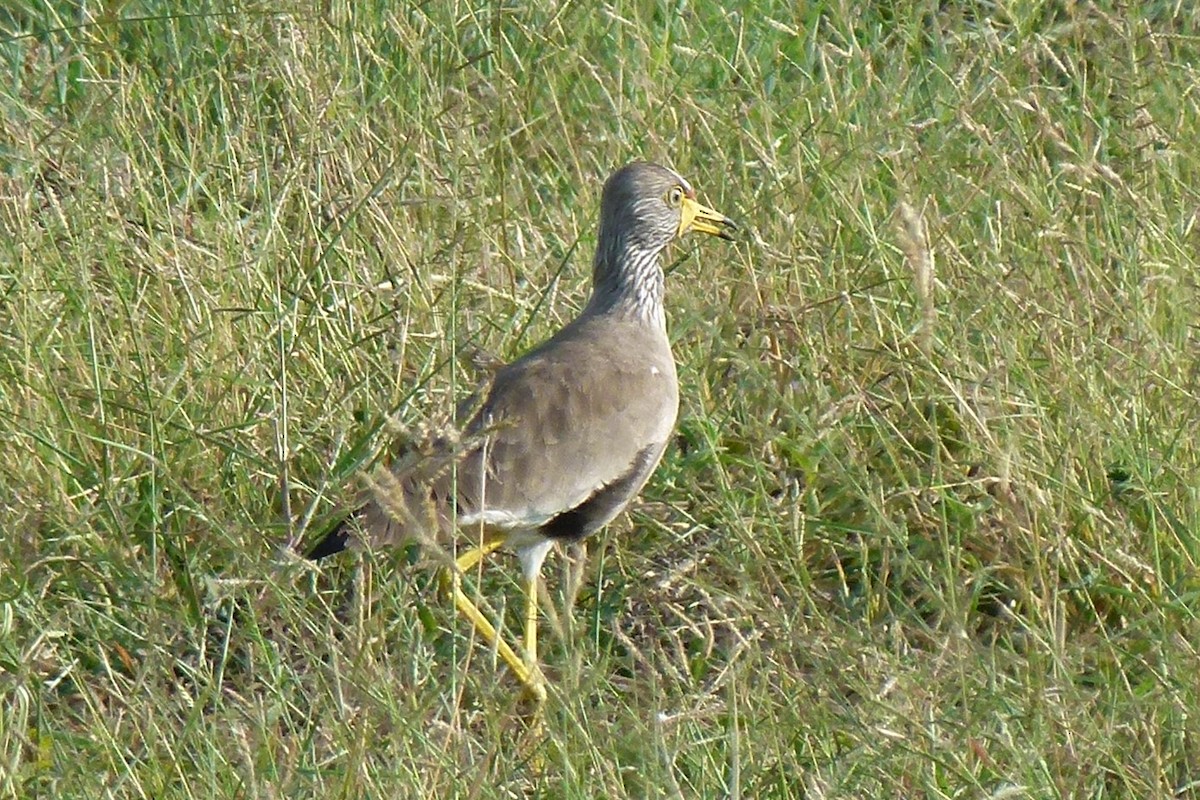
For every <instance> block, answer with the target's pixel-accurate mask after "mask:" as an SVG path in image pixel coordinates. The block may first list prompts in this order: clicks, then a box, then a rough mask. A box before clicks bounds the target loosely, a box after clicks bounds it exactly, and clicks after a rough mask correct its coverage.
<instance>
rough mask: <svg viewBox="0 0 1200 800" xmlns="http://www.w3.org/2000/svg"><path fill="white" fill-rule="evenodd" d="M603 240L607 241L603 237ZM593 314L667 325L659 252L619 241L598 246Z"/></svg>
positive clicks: (594, 262)
mask: <svg viewBox="0 0 1200 800" xmlns="http://www.w3.org/2000/svg"><path fill="white" fill-rule="evenodd" d="M602 241H603V240H602ZM588 308H589V310H590V311H592V312H593V313H601V312H603V313H608V314H616V315H619V316H623V317H630V318H634V319H637V320H639V321H641V322H644V323H647V324H650V325H654V326H656V327H658V328H661V329H662V330H664V331H665V330H666V328H667V318H666V313H665V312H664V311H663V271H662V262H661V260H660V257H659V251H657V250H647V249H645V248H638V247H634V246H631V245H629V244H628V243H626V242H624V241H621V240H617V241H615V242H613V244H612V245H611V246H609V247H605V246H603V245H601V246H600V247H598V248H597V249H596V257H595V259H594V260H593V261H592V299H591V300H590V301H589V302H588Z"/></svg>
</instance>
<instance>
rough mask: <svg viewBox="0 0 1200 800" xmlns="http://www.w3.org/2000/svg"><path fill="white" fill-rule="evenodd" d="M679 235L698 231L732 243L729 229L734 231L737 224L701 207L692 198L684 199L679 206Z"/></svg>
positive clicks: (706, 207)
mask: <svg viewBox="0 0 1200 800" xmlns="http://www.w3.org/2000/svg"><path fill="white" fill-rule="evenodd" d="M679 210H680V219H679V235H680V236H683V235H684V234H685V233H687V232H688V231H700V232H701V233H707V234H709V235H711V236H719V237H720V238H722V239H726V240H728V241H731V242H732V241H733V235H732V234H731V233H730V232H729V229H736V228H737V224H736V223H734V221H733V220H731V219H730V218H729V217H727V216H725V215H724V214H722V213H721V212H719V211H714V210H713V209H711V208H709V207H708V206H705V205H701V204H700V203H699V202H697V201H696V199H695V198H692V197H684V198H683V203H682V204H681V206H680V209H679Z"/></svg>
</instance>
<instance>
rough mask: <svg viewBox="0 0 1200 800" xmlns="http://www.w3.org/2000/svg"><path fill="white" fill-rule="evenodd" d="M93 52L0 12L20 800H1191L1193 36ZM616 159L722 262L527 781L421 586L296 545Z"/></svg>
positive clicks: (31, 10) (655, 8)
mask: <svg viewBox="0 0 1200 800" xmlns="http://www.w3.org/2000/svg"><path fill="white" fill-rule="evenodd" d="M85 9H86V10H80V7H79V6H78V5H77V4H71V3H66V2H58V1H57V0H24V1H23V2H18V3H16V4H15V5H10V7H8V8H7V9H6V10H4V11H0V87H2V88H0V228H3V230H4V231H5V234H4V236H3V237H0V443H2V444H3V450H4V458H3V463H2V464H0V530H3V532H4V534H3V536H2V537H0V692H2V694H3V697H4V703H3V706H2V708H0V792H2V793H3V794H4V795H7V796H13V797H22V798H33V797H71V798H74V797H79V798H84V797H86V798H94V797H147V798H175V797H180V798H183V797H188V798H190V797H212V798H223V797H239V798H241V797H264V798H271V797H284V796H287V797H308V796H319V797H423V796H462V797H481V798H487V797H512V796H522V795H529V794H535V795H541V796H547V797H580V798H582V797H614V796H616V797H770V798H800V797H804V798H822V797H829V798H832V797H859V798H867V797H1033V798H1042V797H1080V798H1085V797H1086V798H1126V797H1129V798H1133V797H1137V798H1159V797H1190V796H1196V795H1200V791H1198V789H1197V786H1198V785H1200V784H1197V782H1196V781H1197V776H1198V775H1200V727H1198V722H1197V715H1196V713H1195V709H1196V708H1198V707H1200V696H1198V695H1200V684H1197V682H1196V679H1195V665H1196V663H1197V652H1196V644H1195V643H1196V642H1197V641H1200V620H1198V614H1200V580H1198V578H1197V562H1198V560H1200V540H1198V535H1197V531H1200V454H1198V452H1197V437H1196V435H1195V431H1196V429H1197V425H1198V424H1200V408H1198V404H1200V398H1198V396H1197V390H1196V386H1197V374H1198V373H1197V369H1198V368H1197V363H1198V362H1197V352H1198V350H1197V345H1198V339H1197V331H1198V327H1197V316H1196V312H1195V309H1196V308H1197V299H1198V298H1197V279H1196V275H1197V266H1198V264H1197V257H1196V253H1197V246H1198V244H1200V226H1198V225H1197V221H1198V220H1200V194H1198V192H1197V188H1196V187H1197V186H1198V185H1200V158H1198V157H1197V154H1196V148H1195V143H1196V142H1197V141H1200V112H1198V111H1197V106H1196V103H1195V97H1194V93H1195V84H1196V80H1197V68H1196V66H1195V65H1196V64H1197V63H1200V15H1198V14H1197V13H1196V12H1195V11H1193V10H1191V8H1190V7H1189V6H1188V5H1187V4H1171V3H1144V4H1140V5H1133V6H1128V7H1119V8H1118V7H1113V6H1111V5H1110V4H1107V3H1100V4H1087V3H1064V2H1026V3H1014V4H1008V5H1006V6H1002V7H994V6H992V5H991V4H971V3H922V4H918V5H916V6H915V7H913V8H909V7H907V6H904V5H902V4H888V3H881V4H856V3H839V2H836V1H835V0H831V2H816V3H801V4H792V3H782V2H780V3H774V2H771V1H770V0H762V2H759V3H757V4H756V6H755V7H754V8H753V9H747V10H745V11H738V10H735V9H734V8H733V7H732V6H729V7H720V6H718V5H714V4H661V3H644V2H641V3H618V4H615V5H609V6H606V7H602V8H598V9H591V8H588V7H586V6H585V5H578V4H575V5H573V4H558V5H551V4H547V5H546V7H544V8H543V7H540V6H539V5H538V4H530V5H504V4H492V5H489V6H486V7H478V8H476V7H472V6H469V5H466V4H463V3H458V2H455V0H449V2H445V3H440V4H439V3H426V4H414V5H403V4H392V3H354V4H349V3H331V4H325V5H324V6H321V7H317V6H315V5H296V6H292V7H285V8H284V9H283V10H280V7H279V6H278V5H277V4H262V3H254V2H251V3H248V4H243V5H241V6H238V7H236V8H235V7H229V8H226V7H224V6H221V5H218V4H202V5H200V6H196V7H195V9H194V10H193V11H191V12H189V13H186V14H182V13H179V12H178V11H177V10H176V9H175V7H174V6H173V5H172V4H168V3H163V2H159V1H158V0H144V2H140V3H134V2H130V3H124V4H121V3H110V4H105V5H102V6H100V7H96V6H92V5H88V6H85ZM638 157H644V158H650V159H654V160H660V161H664V162H668V163H670V164H672V165H673V166H675V167H676V168H677V169H679V170H680V171H681V172H682V173H683V174H685V175H687V176H688V177H689V178H690V179H692V181H693V182H694V183H695V184H696V186H697V187H698V188H699V190H700V193H701V196H702V197H703V198H704V199H706V200H707V201H708V202H710V203H711V204H712V205H714V206H716V207H717V208H719V209H721V210H723V211H725V212H726V213H729V214H731V215H733V216H736V217H737V218H739V219H740V220H741V221H743V222H744V223H745V227H746V229H747V235H746V236H745V237H744V239H743V241H742V242H740V243H739V244H737V245H735V246H726V245H724V244H722V243H719V242H711V241H706V242H703V243H697V242H695V241H694V240H688V241H687V242H685V243H684V245H683V246H682V247H680V248H677V249H676V250H675V251H674V252H673V254H672V257H671V265H672V272H671V277H670V279H669V283H668V295H669V297H668V299H669V316H670V321H671V331H672V337H673V340H674V342H675V350H676V356H677V359H678V361H679V365H680V377H681V383H682V396H683V407H682V409H681V418H680V423H679V429H678V436H677V441H676V443H675V446H674V447H672V448H671V449H670V450H669V452H668V454H667V456H666V458H665V460H664V463H663V464H662V466H661V467H660V469H659V470H658V472H657V473H656V475H655V477H654V478H653V479H652V481H651V483H650V484H649V486H648V487H647V489H646V491H645V492H644V493H643V496H642V498H641V500H640V502H639V503H638V504H637V505H636V507H635V508H634V509H633V510H632V512H631V513H630V514H628V515H626V516H625V517H623V518H621V519H620V520H619V521H617V522H616V523H614V524H613V525H612V526H610V528H609V529H608V530H607V531H606V532H604V533H602V534H601V535H599V536H598V537H597V538H596V539H595V540H594V541H592V542H591V543H590V547H589V554H588V556H589V557H588V560H587V562H586V567H585V570H584V581H583V583H582V586H581V588H580V589H579V592H578V594H577V596H576V597H575V598H574V602H573V603H571V602H569V599H568V598H567V597H566V594H567V593H568V592H567V585H568V583H569V582H567V581H566V580H565V578H564V576H565V574H566V572H565V568H562V569H560V568H559V567H555V566H552V567H551V568H549V569H548V570H547V574H548V577H549V579H550V591H551V595H552V597H554V598H555V600H556V603H555V606H554V609H553V610H555V611H556V612H557V617H558V621H559V624H558V626H557V632H553V631H555V626H553V625H550V624H547V625H546V626H545V630H546V631H547V633H546V635H545V636H544V640H545V641H544V644H543V647H544V652H543V661H544V663H545V664H546V668H547V671H548V673H549V675H550V676H551V679H552V682H553V687H552V692H551V701H550V704H549V707H548V712H547V718H546V736H547V742H546V744H545V746H544V747H543V748H542V749H541V750H540V751H539V753H538V754H537V756H536V757H535V758H530V757H529V753H528V752H526V750H525V749H524V746H523V743H522V738H523V737H522V732H523V730H524V725H525V722H524V712H525V708H524V707H523V706H522V705H521V704H520V703H519V702H518V700H517V699H516V697H515V693H514V688H515V685H514V682H513V680H512V679H511V676H509V675H508V674H507V673H506V672H505V671H504V670H503V669H502V668H500V667H498V666H493V664H492V658H491V654H490V653H489V652H488V651H487V650H486V649H485V648H481V647H479V646H477V645H476V646H473V644H472V642H471V641H470V640H469V638H468V632H467V629H466V628H465V626H464V625H463V624H462V623H461V622H460V621H458V620H456V619H455V618H454V615H453V613H452V608H450V606H449V604H448V603H447V602H446V601H444V600H443V599H441V598H440V597H439V594H438V592H437V587H436V583H435V582H434V581H433V580H432V579H431V577H430V573H429V571H428V570H425V569H423V568H421V567H420V566H419V565H415V564H413V563H412V562H413V561H414V558H413V554H410V553H401V554H395V555H389V554H377V555H376V556H374V557H372V558H368V559H367V561H366V563H365V564H363V565H361V566H359V565H356V564H355V563H354V560H353V559H346V560H343V561H342V562H340V563H338V564H334V565H332V566H330V567H328V568H325V569H324V571H323V572H321V573H316V572H314V571H312V570H310V569H309V568H307V567H305V566H304V565H300V564H297V563H295V562H294V561H293V560H290V559H287V558H285V557H282V556H281V555H280V550H281V547H282V546H283V545H284V544H285V543H287V542H288V541H292V540H295V539H297V538H303V539H304V540H306V541H311V540H312V539H313V538H315V536H316V535H317V534H318V532H319V529H320V528H321V527H322V526H323V525H324V524H327V522H328V520H329V519H331V518H332V516H333V515H334V514H335V513H336V510H337V508H338V507H339V505H340V504H341V503H344V502H347V501H348V500H349V499H350V498H351V497H352V496H353V494H354V492H355V491H356V487H357V484H356V482H355V476H356V475H357V474H358V473H359V472H360V471H361V470H363V469H364V468H366V466H367V465H368V464H369V463H370V462H371V460H372V459H373V458H374V456H375V455H376V454H377V453H378V452H380V451H381V450H386V448H387V445H388V438H389V432H390V431H392V430H393V429H394V426H393V425H392V423H391V422H390V421H391V420H398V421H400V423H401V424H404V425H413V424H417V423H419V422H420V421H422V420H424V419H426V418H427V417H436V415H437V414H438V413H440V412H441V411H442V410H444V409H446V408H448V407H449V406H450V404H451V402H452V399H453V398H456V397H459V396H461V395H462V394H463V393H464V392H465V391H466V390H467V389H469V387H470V386H471V385H472V383H473V381H474V376H473V374H472V371H471V369H470V367H469V366H467V365H466V364H465V361H464V358H463V354H464V353H466V352H469V350H470V349H471V348H482V349H484V350H486V351H489V352H492V353H496V354H499V355H502V356H503V357H505V358H508V357H513V356H515V355H517V354H518V353H520V352H521V351H522V350H523V349H524V348H526V347H528V346H530V345H531V344H533V343H535V342H537V341H538V340H540V339H541V338H542V337H544V336H545V335H547V334H548V333H550V332H551V331H553V330H554V329H555V328H557V327H558V326H559V325H561V324H562V323H563V322H564V321H565V320H567V319H569V318H570V317H571V316H572V315H573V314H574V313H576V312H577V311H578V310H579V308H580V307H581V306H582V304H583V302H584V301H585V299H586V294H587V275H588V270H587V264H588V258H589V256H590V250H591V247H592V244H593V241H594V239H593V237H594V234H595V217H596V206H597V200H598V191H599V186H600V183H601V181H602V179H603V177H604V176H605V175H606V174H607V172H608V171H609V170H610V169H612V168H613V167H615V166H617V165H620V164H622V163H624V162H626V161H629V160H631V159H633V158H638ZM561 563H563V562H562V561H561V560H559V561H554V562H553V564H561ZM508 566H509V567H512V564H511V563H509V564H508ZM514 573H515V570H513V569H511V568H510V569H508V570H502V569H495V570H492V571H489V572H488V573H486V574H485V578H484V588H485V590H486V592H487V594H488V596H489V597H491V598H492V599H493V601H494V606H495V609H496V613H497V614H499V615H501V616H504V615H505V612H507V619H508V620H509V625H510V627H514V626H515V622H516V616H517V615H516V613H515V612H516V609H517V607H518V606H519V599H520V594H519V590H518V588H517V586H516V582H515V581H514V580H513V574H514ZM356 574H357V575H359V578H358V579H359V580H360V581H361V583H359V585H358V586H359V588H358V589H357V590H356V591H355V592H354V593H353V594H352V595H348V594H347V587H348V586H350V585H351V584H352V583H353V582H354V581H355V580H356ZM506 605H507V608H505V606H506ZM538 762H540V767H539V766H538Z"/></svg>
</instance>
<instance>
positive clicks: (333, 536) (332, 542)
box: [304, 523, 350, 561]
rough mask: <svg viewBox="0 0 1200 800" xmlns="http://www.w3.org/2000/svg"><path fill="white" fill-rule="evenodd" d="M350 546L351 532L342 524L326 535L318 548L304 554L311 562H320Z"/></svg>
mask: <svg viewBox="0 0 1200 800" xmlns="http://www.w3.org/2000/svg"><path fill="white" fill-rule="evenodd" d="M349 546H350V532H349V531H347V530H346V524H345V523H341V524H339V525H338V526H337V527H336V528H334V529H333V530H331V531H330V532H329V533H328V534H326V535H325V537H324V538H323V539H321V541H319V542H317V545H316V547H314V548H313V549H311V550H309V551H308V552H307V553H305V554H304V557H305V558H307V559H308V560H309V561H320V560H321V559H322V558H326V557H328V556H332V555H336V554H338V553H340V552H342V551H343V550H345V549H346V548H347V547H349Z"/></svg>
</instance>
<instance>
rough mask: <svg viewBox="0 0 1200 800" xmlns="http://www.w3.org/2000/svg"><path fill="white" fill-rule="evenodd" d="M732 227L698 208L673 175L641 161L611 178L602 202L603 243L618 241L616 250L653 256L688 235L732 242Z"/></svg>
mask: <svg viewBox="0 0 1200 800" xmlns="http://www.w3.org/2000/svg"><path fill="white" fill-rule="evenodd" d="M736 227H737V226H736V225H735V224H734V222H733V220H731V219H729V218H728V217H726V216H725V215H724V214H721V213H720V212H718V211H714V210H713V209H711V208H709V207H708V206H706V205H702V204H701V203H700V201H698V200H697V199H696V191H695V190H694V189H693V188H692V186H691V184H690V183H688V182H687V181H686V180H685V179H684V178H683V177H681V176H680V175H679V174H678V173H676V172H675V171H674V170H670V169H667V168H666V167H661V166H659V165H658V164H651V163H648V162H645V161H637V162H634V163H632V164H629V165H627V166H624V167H622V168H621V169H619V170H617V171H616V172H614V173H613V174H612V175H610V176H609V178H608V180H607V181H606V182H605V184H604V193H603V196H602V197H601V199H600V239H601V243H602V245H603V244H604V243H605V242H606V239H610V238H611V239H621V240H623V241H622V242H621V245H618V249H632V250H636V251H642V252H653V253H654V254H655V255H657V254H658V253H660V252H661V251H662V250H663V249H664V248H665V247H666V246H667V245H669V244H670V243H671V242H673V241H674V240H675V239H677V238H679V237H680V236H682V235H683V234H685V233H687V232H688V231H699V232H701V233H707V234H710V235H712V236H719V237H720V238H722V239H730V240H732V239H733V236H732V235H731V234H730V231H731V230H732V229H734V228H736ZM614 244H615V242H614ZM622 245H623V246H622Z"/></svg>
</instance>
